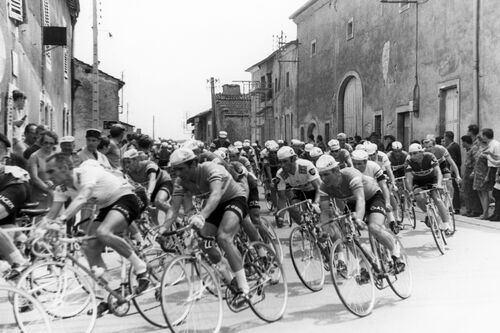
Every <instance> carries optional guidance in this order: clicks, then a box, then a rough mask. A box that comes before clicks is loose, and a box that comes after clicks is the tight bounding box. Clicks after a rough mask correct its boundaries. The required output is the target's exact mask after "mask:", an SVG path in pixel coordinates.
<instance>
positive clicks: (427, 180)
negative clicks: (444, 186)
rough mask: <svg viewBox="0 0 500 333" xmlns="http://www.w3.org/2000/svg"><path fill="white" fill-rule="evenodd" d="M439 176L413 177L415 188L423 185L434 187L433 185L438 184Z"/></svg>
mask: <svg viewBox="0 0 500 333" xmlns="http://www.w3.org/2000/svg"><path fill="white" fill-rule="evenodd" d="M437 181H438V179H437V177H434V176H432V177H422V178H416V177H415V178H413V189H415V188H420V187H423V188H428V187H432V185H436V184H437Z"/></svg>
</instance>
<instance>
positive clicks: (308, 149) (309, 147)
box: [304, 143, 314, 153]
mask: <svg viewBox="0 0 500 333" xmlns="http://www.w3.org/2000/svg"><path fill="white" fill-rule="evenodd" d="M313 148H314V145H313V144H312V143H308V144H306V145H305V147H304V150H305V151H307V152H308V153H310V152H311V150H312V149H313Z"/></svg>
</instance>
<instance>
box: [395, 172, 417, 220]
mask: <svg viewBox="0 0 500 333" xmlns="http://www.w3.org/2000/svg"><path fill="white" fill-rule="evenodd" d="M405 180H406V177H398V178H396V179H395V181H396V184H395V188H394V192H395V193H394V196H395V198H396V201H397V203H398V205H399V210H398V211H399V216H397V217H396V218H397V219H398V220H399V221H404V218H405V217H406V218H408V220H409V222H410V224H406V225H409V226H411V227H412V228H413V229H415V228H416V227H417V215H416V214H415V201H414V200H412V199H411V196H410V193H409V191H408V189H407V186H406V181H405ZM404 225H405V224H403V226H404Z"/></svg>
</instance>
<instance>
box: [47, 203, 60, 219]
mask: <svg viewBox="0 0 500 333" xmlns="http://www.w3.org/2000/svg"><path fill="white" fill-rule="evenodd" d="M63 206H64V202H56V201H54V202H53V203H52V206H50V210H49V212H48V213H47V218H48V219H49V220H53V219H55V218H56V217H57V216H59V213H60V212H61V209H62V208H63Z"/></svg>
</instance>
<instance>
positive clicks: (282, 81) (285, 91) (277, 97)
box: [246, 40, 298, 142]
mask: <svg viewBox="0 0 500 333" xmlns="http://www.w3.org/2000/svg"><path fill="white" fill-rule="evenodd" d="M297 46H298V44H297V41H296V40H295V41H291V42H289V43H285V44H284V45H282V46H280V47H279V48H278V49H277V50H276V51H274V52H273V53H271V54H270V55H269V56H268V57H267V58H265V59H263V60H261V61H260V62H258V63H256V64H255V65H253V66H251V67H250V68H248V69H247V70H246V71H247V72H249V73H250V74H251V75H252V83H253V90H252V91H251V96H252V109H251V117H250V118H251V119H250V123H251V138H252V141H255V140H259V142H265V141H266V140H269V139H283V140H288V141H290V140H291V139H292V138H294V137H296V136H297V129H296V126H295V119H296V118H295V117H296V108H295V106H296V102H297V101H296V97H297V96H296V90H297V67H298V62H297Z"/></svg>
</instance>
